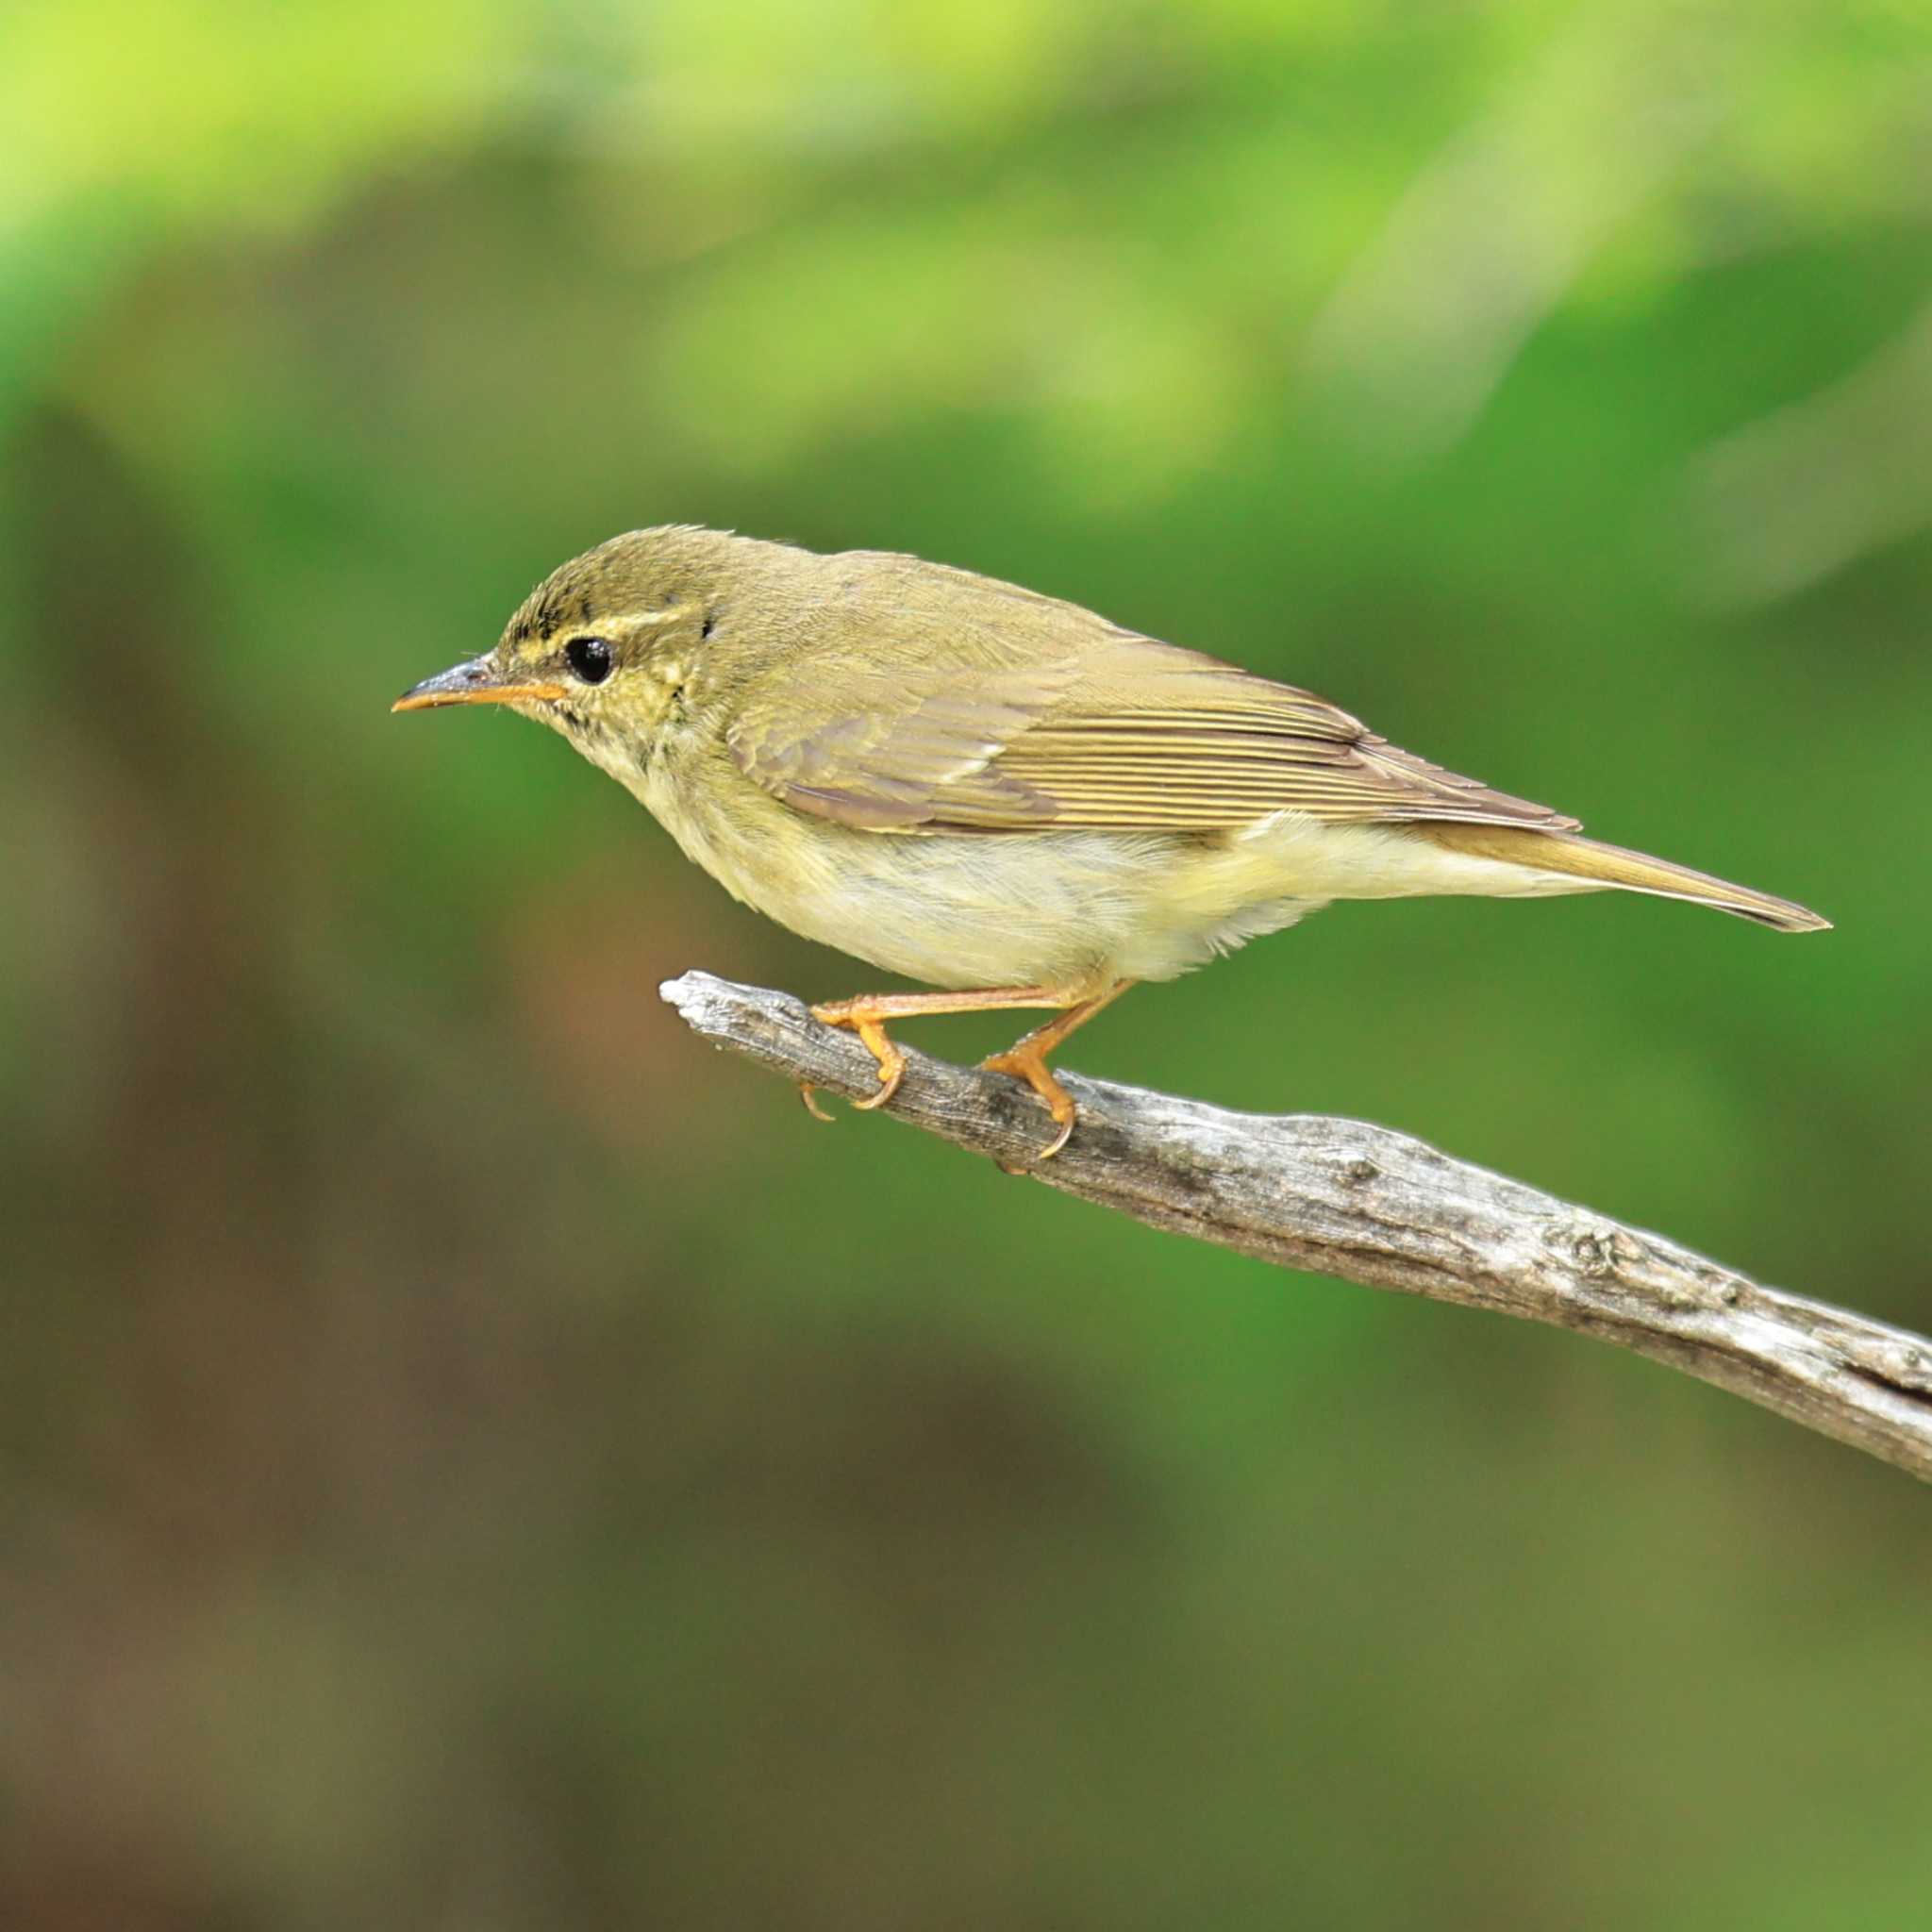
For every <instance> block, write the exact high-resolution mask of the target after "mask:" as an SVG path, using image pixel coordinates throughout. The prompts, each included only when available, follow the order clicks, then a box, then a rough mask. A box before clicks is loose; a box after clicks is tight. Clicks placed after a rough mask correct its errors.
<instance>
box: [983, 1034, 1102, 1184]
mask: <svg viewBox="0 0 1932 1932" xmlns="http://www.w3.org/2000/svg"><path fill="white" fill-rule="evenodd" d="M1042 1030H1043V1029H1042ZM979 1064H980V1066H981V1068H982V1069H983V1070H984V1071H985V1072H987V1073H989V1074H1011V1075H1012V1076H1013V1078H1014V1079H1016V1080H1024V1081H1025V1083H1026V1084H1027V1086H1029V1087H1030V1088H1032V1090H1033V1091H1034V1092H1036V1093H1037V1094H1039V1095H1040V1097H1041V1100H1043V1101H1044V1102H1045V1103H1046V1110H1047V1112H1048V1113H1050V1114H1052V1116H1053V1117H1054V1120H1055V1122H1056V1123H1057V1124H1058V1127H1059V1132H1058V1133H1057V1134H1056V1135H1055V1136H1054V1137H1053V1139H1052V1140H1051V1141H1048V1142H1047V1143H1046V1145H1045V1146H1044V1147H1043V1148H1041V1151H1040V1152H1039V1153H1038V1154H1037V1155H1035V1156H1034V1158H1035V1159H1036V1160H1051V1159H1052V1158H1054V1156H1055V1155H1056V1154H1058V1152H1059V1151H1060V1149H1061V1148H1062V1147H1064V1146H1065V1145H1066V1144H1067V1142H1068V1141H1070V1140H1072V1139H1073V1136H1074V1127H1075V1126H1076V1125H1077V1124H1079V1119H1080V1109H1079V1108H1077V1107H1076V1106H1074V1096H1073V1095H1072V1094H1071V1093H1069V1092H1068V1091H1067V1090H1066V1089H1065V1088H1064V1087H1062V1086H1061V1085H1060V1083H1059V1082H1058V1080H1057V1079H1055V1078H1054V1074H1053V1069H1052V1068H1051V1067H1049V1066H1048V1065H1047V1063H1046V1054H1045V1051H1044V1050H1043V1049H1042V1048H1041V1047H1039V1046H1036V1045H1035V1044H1034V1043H1033V1040H1032V1036H1031V1035H1029V1036H1028V1037H1027V1038H1026V1039H1024V1040H1023V1041H1020V1042H1019V1043H1018V1044H1017V1045H1015V1046H1009V1047H1008V1049H1007V1050H1006V1052H1005V1053H996V1054H994V1055H993V1056H992V1057H991V1058H990V1059H983V1060H981V1061H980V1063H979ZM1010 1171H1011V1170H1009V1172H1010Z"/></svg>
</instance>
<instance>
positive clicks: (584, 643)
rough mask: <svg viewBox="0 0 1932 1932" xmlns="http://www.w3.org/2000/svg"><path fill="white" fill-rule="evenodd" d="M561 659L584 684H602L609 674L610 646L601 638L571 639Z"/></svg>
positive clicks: (565, 646)
mask: <svg viewBox="0 0 1932 1932" xmlns="http://www.w3.org/2000/svg"><path fill="white" fill-rule="evenodd" d="M563 659H564V662H565V663H566V664H568V665H569V666H570V668H571V669H572V670H573V671H575V673H576V675H578V676H579V677H581V678H582V679H583V681H584V682H585V683H586V684H602V683H603V682H604V680H605V679H606V678H607V677H608V676H609V675H610V646H609V645H608V644H607V643H606V642H605V641H604V640H603V639H602V638H573V639H571V641H570V642H569V643H567V644H566V645H564V647H563Z"/></svg>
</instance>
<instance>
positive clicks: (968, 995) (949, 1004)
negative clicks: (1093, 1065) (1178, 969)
mask: <svg viewBox="0 0 1932 1932" xmlns="http://www.w3.org/2000/svg"><path fill="white" fill-rule="evenodd" d="M1112 996H1113V995H1112V994H1111V993H1109V994H1108V998H1109V999H1111V998H1112ZM1072 1004H1073V1001H1072V1000H1071V999H1070V997H1069V996H1068V995H1067V994H1066V993H1065V992H1063V991H1059V990H1058V989H1057V988H1054V987H1051V986H1005V987H982V988H978V989H976V990H974V991H969V992H879V993H859V994H858V996H857V997H856V998H853V999H849V1000H832V1001H830V1002H828V1003H827V1004H826V1005H824V1006H822V1007H814V1008H812V1009H811V1016H812V1018H813V1019H814V1020H820V1021H823V1022H824V1024H826V1025H827V1026H844V1027H847V1028H849V1029H850V1030H851V1031H852V1032H854V1033H856V1034H858V1037H859V1039H860V1040H861V1041H863V1042H864V1043H865V1045H866V1046H867V1047H868V1048H869V1049H870V1051H871V1053H872V1057H873V1058H874V1059H875V1060H876V1061H878V1063H879V1091H877V1092H876V1093H874V1094H872V1095H870V1096H869V1097H868V1098H866V1099H864V1100H855V1101H854V1102H853V1103H852V1104H853V1106H854V1107H856V1108H859V1109H861V1110H862V1111H865V1112H870V1111H871V1110H872V1108H875V1107H883V1106H885V1104H886V1102H887V1101H889V1100H890V1099H891V1097H892V1095H893V1094H894V1093H896V1092H897V1091H898V1090H899V1081H900V1078H901V1076H902V1075H903V1074H905V1072H906V1056H905V1055H904V1054H903V1053H901V1052H900V1051H899V1049H898V1048H897V1047H896V1046H895V1045H894V1044H893V1043H892V1041H891V1037H890V1036H889V1035H888V1034H887V1032H886V1027H885V1023H886V1022H887V1021H888V1020H916V1019H919V1018H921V1017H923V1016H924V1015H925V1014H928V1013H986V1012H992V1011H995V1010H997V1009H1000V1008H1007V1007H1065V1006H1071V1005H1072ZM1075 1024H1078V1023H1077V1022H1076V1023H1075ZM1069 1030H1071V1029H1069ZM1032 1038H1033V1036H1032V1035H1031V1034H1028V1035H1027V1039H1029V1040H1030V1039H1032ZM1023 1044H1024V1042H1023ZM812 1091H813V1090H812V1086H811V1083H810V1082H809V1081H801V1082H800V1083H799V1089H798V1097H799V1098H800V1099H801V1100H803V1101H804V1102H805V1110H806V1111H807V1112H808V1114H810V1115H811V1116H812V1117H813V1119H815V1120H822V1121H824V1120H830V1119H831V1115H830V1114H828V1113H826V1112H825V1111H824V1109H823V1108H821V1107H820V1106H819V1104H818V1102H817V1101H816V1100H814V1099H813V1098H812Z"/></svg>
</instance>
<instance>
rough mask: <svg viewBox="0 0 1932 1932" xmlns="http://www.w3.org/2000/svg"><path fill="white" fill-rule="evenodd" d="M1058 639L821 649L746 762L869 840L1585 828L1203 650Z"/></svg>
mask: <svg viewBox="0 0 1932 1932" xmlns="http://www.w3.org/2000/svg"><path fill="white" fill-rule="evenodd" d="M1062 608H1064V607H1062ZM1095 625H1096V628H1098V621H1097V620H1096V621H1095ZM1059 643H1060V644H1061V645H1063V646H1064V647H1063V648H1053V649H1049V650H1046V651H1044V652H1041V653H1039V654H1037V655H1033V654H1029V655H1026V656H1022V655H1020V653H1019V651H1018V650H1004V651H1003V650H1002V649H1001V648H1000V646H999V644H998V643H997V642H995V641H992V640H989V639H986V638H984V637H982V638H980V639H978V640H975V641H974V646H973V648H972V651H971V653H970V655H968V654H964V653H943V652H942V654H941V656H940V657H939V658H937V659H935V658H932V657H930V656H928V657H927V658H925V659H924V661H922V662H921V663H920V665H919V667H918V669H917V670H916V671H915V672H913V673H912V674H911V675H887V674H885V673H882V672H879V671H877V670H876V669H874V668H871V667H870V666H868V664H867V663H866V662H865V660H864V659H863V658H861V657H859V656H858V654H856V653H855V654H853V655H852V656H851V657H850V658H847V657H846V656H845V654H844V653H842V652H834V653H831V654H825V653H815V654H814V655H813V656H812V658H810V659H809V660H808V661H806V662H804V663H797V664H792V665H788V666H784V667H781V668H780V669H778V670H776V671H774V672H772V673H768V674H767V675H766V676H765V677H764V678H762V679H760V680H759V682H758V685H757V686H756V687H754V689H753V690H752V691H749V692H747V693H746V694H745V701H744V703H743V705H742V706H741V708H740V711H739V715H738V717H737V720H736V722H735V723H734V724H733V725H732V728H731V730H730V732H729V734H728V740H727V741H728V743H729V746H730V750H731V754H732V757H733V758H735V759H736V760H737V762H738V765H739V767H740V769H741V771H743V772H744V773H745V774H746V775H747V776H748V777H750V778H752V779H754V780H755V781H756V782H757V783H758V784H759V785H761V786H763V787H764V788H765V790H766V791H771V792H773V793H774V794H775V795H776V796H777V797H779V798H781V799H783V800H784V801H785V803H786V804H787V805H790V806H791V807H793V808H795V809H797V810H799V811H805V812H812V813H815V814H817V815H818V816H820V817H823V818H829V819H834V820H837V821H839V822H840V823H841V824H848V825H858V826H862V827H864V828H866V829H868V830H872V831H896V832H927V833H932V832H1038V831H1044V830H1047V829H1049V828H1055V827H1075V826H1078V827H1090V828H1095V829H1101V828H1105V829H1109V830H1132V831H1174V832H1183V831H1185V832H1210V831H1228V830H1238V829H1239V828H1241V827H1242V826H1245V825H1250V824H1254V823H1255V822H1256V821H1257V819H1261V818H1265V817H1266V816H1267V815H1268V814H1269V813H1271V812H1276V811H1299V812H1306V813H1307V814H1309V815H1310V816H1311V817H1313V818H1317V819H1325V820H1328V821H1331V822H1333V823H1337V824H1377V823H1387V824H1399V823H1402V822H1405V821H1415V820H1430V819H1433V820H1458V821H1464V822H1473V823H1476V824H1516V825H1534V826H1537V827H1540V828H1543V829H1547V830H1551V831H1558V830H1565V829H1569V828H1571V827H1573V826H1574V824H1575V821H1574V820H1573V819H1566V818H1563V817H1561V816H1559V815H1558V814H1557V813H1555V812H1553V811H1551V810H1550V809H1549V808H1547V807H1545V806H1541V805H1532V804H1530V803H1528V802H1527V801H1526V800H1524V799H1520V798H1511V797H1508V796H1507V794H1505V793H1503V792H1500V791H1491V790H1489V788H1488V787H1486V786H1483V785H1480V784H1478V783H1477V782H1476V781H1475V780H1474V779H1473V778H1463V777H1458V776H1457V775H1456V774H1454V773H1452V772H1446V771H1443V770H1442V769H1441V767H1440V766H1437V765H1432V764H1429V763H1428V762H1426V761H1425V760H1424V759H1422V758H1415V757H1413V756H1411V755H1410V754H1409V753H1407V752H1405V751H1399V750H1397V749H1396V747H1395V746H1393V745H1391V744H1390V743H1388V742H1387V741H1385V740H1383V739H1380V738H1378V737H1376V736H1375V735H1374V733H1373V732H1371V731H1369V730H1368V729H1367V728H1366V727H1365V726H1364V725H1363V724H1361V723H1360V722H1359V721H1358V720H1357V719H1355V718H1352V717H1351V716H1350V715H1349V714H1348V713H1347V712H1346V711H1343V710H1341V709H1340V708H1337V707H1336V706H1334V705H1331V704H1329V703H1327V702H1326V701H1325V700H1324V699H1322V698H1319V697H1316V696H1314V695H1313V694H1312V693H1311V692H1308V691H1297V690H1295V689H1293V687H1291V686H1289V685H1283V684H1275V683H1273V682H1271V681H1270V680H1269V679H1267V678H1265V677H1257V676H1255V675H1252V674H1251V673H1249V672H1245V671H1241V670H1238V669H1236V668H1235V667H1234V666H1232V665H1228V664H1223V663H1220V662H1218V661H1217V660H1216V659H1214V658H1207V657H1204V656H1202V655H1201V654H1200V653H1198V652H1195V651H1187V650H1182V649H1180V648H1178V647H1177V646H1175V645H1172V644H1163V643H1158V642H1157V641H1154V640H1153V639H1151V638H1143V637H1138V636H1135V635H1134V634H1132V633H1130V632H1122V631H1118V630H1114V629H1112V627H1111V626H1108V627H1106V629H1105V633H1104V635H1103V636H1102V637H1101V638H1100V639H1099V640H1098V641H1094V640H1093V639H1091V638H1080V639H1077V640H1061V641H1059Z"/></svg>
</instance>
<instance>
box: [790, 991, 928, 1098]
mask: <svg viewBox="0 0 1932 1932" xmlns="http://www.w3.org/2000/svg"><path fill="white" fill-rule="evenodd" d="M811 1016H812V1018H813V1019H814V1020H817V1021H820V1022H822V1023H823V1024H825V1025H827V1026H843V1027H845V1028H847V1029H848V1030H849V1031H851V1032H853V1033H856V1034H858V1038H859V1040H860V1041H861V1042H862V1043H863V1044H864V1046H865V1047H866V1050H867V1051H868V1052H869V1053H870V1054H871V1055H872V1057H873V1058H874V1059H875V1060H876V1061H877V1062H878V1063H879V1091H877V1092H876V1093H872V1094H868V1095H867V1096H866V1098H865V1099H863V1100H855V1101H854V1102H853V1103H852V1105H853V1106H854V1107H855V1108H858V1111H859V1112H860V1113H870V1112H871V1111H872V1110H873V1108H875V1107H883V1106H885V1104H886V1102H887V1101H889V1100H890V1099H891V1097H892V1095H893V1094H895V1093H896V1092H898V1091H899V1082H900V1081H901V1080H902V1079H904V1078H905V1076H906V1056H905V1055H904V1054H903V1053H901V1052H900V1051H899V1049H898V1047H897V1046H895V1045H894V1044H893V1043H892V1039H891V1035H890V1034H888V1033H887V1031H886V1029H885V1027H884V1026H883V1025H882V1024H880V1015H879V1013H878V1011H877V1009H876V1008H875V1007H874V1005H873V1004H872V1003H871V1002H870V1001H867V1000H833V1001H831V1002H830V1003H829V1004H827V1005H825V1006H822V1007H814V1008H812V1009H811ZM798 1091H799V1094H800V1097H801V1098H802V1099H803V1100H804V1102H805V1110H806V1112H808V1114H811V1115H813V1116H814V1117H815V1118H816V1119H818V1120H822V1121H824V1120H829V1119H830V1118H831V1116H830V1115H829V1114H828V1113H826V1112H824V1109H823V1108H820V1106H819V1105H818V1103H817V1101H815V1100H814V1099H813V1098H812V1089H811V1087H810V1086H809V1085H804V1086H801V1087H800V1088H799V1090H798Z"/></svg>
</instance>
